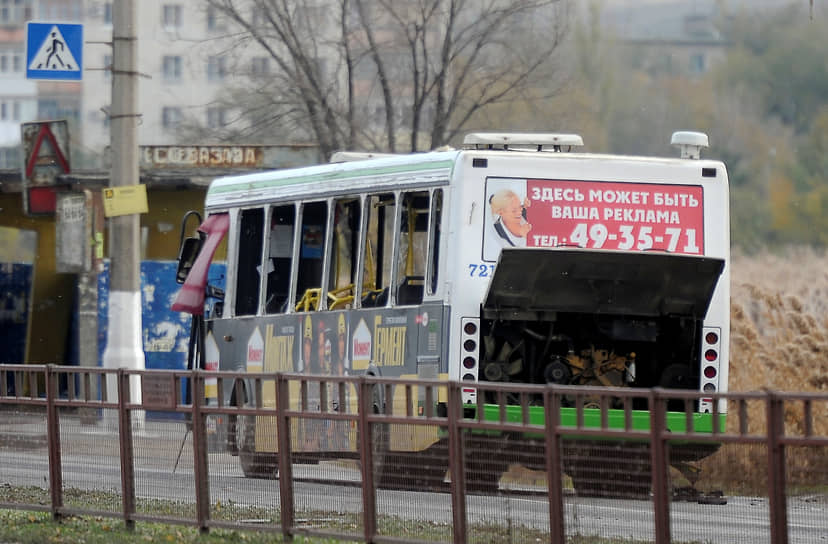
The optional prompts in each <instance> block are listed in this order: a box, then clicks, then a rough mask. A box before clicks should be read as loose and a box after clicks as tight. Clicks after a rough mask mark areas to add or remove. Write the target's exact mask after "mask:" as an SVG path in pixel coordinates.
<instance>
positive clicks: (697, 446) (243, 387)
mask: <svg viewBox="0 0 828 544" xmlns="http://www.w3.org/2000/svg"><path fill="white" fill-rule="evenodd" d="M139 383H140V384H141V387H140V390H141V391H142V395H141V399H140V400H138V399H137V398H133V397H134V396H135V395H134V392H135V391H137V390H138V388H137V387H136V386H137V384H139ZM468 387H469V384H468V383H455V382H448V383H447V382H437V381H425V380H401V379H390V378H381V377H367V376H366V377H362V376H361V377H356V376H344V377H334V376H330V377H327V376H326V377H319V376H307V375H298V374H267V373H226V372H204V371H192V372H190V371H163V370H159V371H127V370H104V369H100V368H79V367H64V366H35V365H0V410H3V411H4V417H2V418H0V456H4V455H6V457H0V507H2V508H17V509H27V510H41V511H50V512H51V513H52V514H53V516H54V517H55V518H56V519H59V518H60V517H62V516H65V515H96V516H109V517H118V518H122V519H123V520H124V522H125V523H126V524H127V526H130V527H131V526H133V525H134V523H135V522H136V521H161V522H169V523H181V524H189V525H194V526H197V527H198V528H200V529H201V530H203V531H207V530H209V529H210V528H211V527H232V528H244V529H253V530H266V531H273V532H281V533H282V534H283V535H285V536H286V537H291V536H294V535H300V534H306V535H319V536H329V537H337V538H343V539H351V540H353V539H359V540H364V541H366V542H383V541H388V542H390V541H394V542H401V541H406V542H424V541H433V540H446V541H452V542H468V541H474V540H477V539H478V537H480V535H481V534H487V533H486V532H487V531H488V532H491V531H494V532H495V534H500V533H498V531H506V530H508V531H509V539H510V540H512V541H515V540H521V539H525V540H526V541H535V540H536V539H538V538H540V539H541V540H544V541H551V542H566V541H567V538H568V537H571V536H572V535H573V534H583V533H592V534H596V535H599V536H600V535H605V534H610V535H611V533H606V531H611V530H612V528H608V527H604V526H602V525H601V523H602V522H601V521H596V524H595V525H590V526H587V527H585V525H584V524H585V523H587V522H585V521H584V520H585V519H586V518H588V517H589V515H590V511H591V510H592V509H597V508H604V507H607V504H611V505H612V507H613V508H620V509H621V512H622V513H621V514H616V515H620V516H625V515H626V516H630V517H631V518H632V517H633V516H635V515H636V512H638V511H643V512H644V515H643V517H642V518H641V519H640V520H638V521H631V524H632V528H631V529H625V530H629V531H633V534H632V535H630V536H631V537H632V538H633V539H637V540H652V541H655V542H659V543H667V542H670V541H671V539H676V538H677V535H676V534H675V532H676V531H675V530H674V528H673V527H672V524H673V522H674V521H675V522H676V523H677V524H678V523H679V522H680V521H681V519H682V518H681V517H680V515H679V514H680V512H678V511H679V510H680V508H681V503H680V501H681V500H683V499H686V498H687V495H686V492H687V488H691V489H692V491H693V492H694V493H695V492H698V495H691V496H690V497H691V499H695V498H706V499H710V494H709V493H707V492H701V491H699V490H698V489H697V488H698V487H699V482H700V481H702V482H703V483H704V484H705V485H707V486H708V487H709V486H716V485H721V486H722V487H730V486H731V484H732V485H733V486H735V487H734V489H735V490H745V491H746V492H747V493H750V494H751V496H758V497H760V499H757V500H760V501H766V502H767V520H766V523H767V529H768V534H767V535H766V536H768V537H769V539H770V541H771V542H773V543H786V542H788V541H789V538H791V534H794V535H795V538H794V540H796V539H797V538H799V537H798V536H797V535H798V533H796V531H799V530H800V528H799V525H802V526H810V525H814V523H815V524H816V526H817V529H815V530H817V531H818V530H819V529H818V526H819V524H820V523H821V522H824V520H825V519H827V518H826V517H824V515H825V514H826V512H828V499H826V497H828V494H826V492H825V489H826V486H828V463H826V458H828V455H826V451H828V449H827V448H828V431H826V430H825V425H826V418H825V415H826V414H828V394H794V393H779V392H757V393H725V394H707V393H705V394H704V397H705V398H712V399H713V401H714V402H713V406H714V407H715V408H714V413H712V414H709V415H706V416H700V415H699V414H697V413H695V412H694V407H695V406H696V403H697V402H698V400H699V397H700V393H699V392H697V391H677V390H660V389H653V390H640V389H630V388H599V387H564V386H548V387H544V386H532V385H516V384H489V383H477V384H475V385H474V387H475V389H476V392H477V399H478V401H477V403H476V404H463V403H462V400H461V399H462V394H461V391H462V389H463V388H466V389H468ZM190 392H191V394H190ZM189 399H192V401H191V402H189ZM719 400H724V401H725V402H726V404H727V406H728V407H729V410H728V413H727V416H726V418H725V417H724V415H723V414H719V413H718V406H719V402H718V401H719ZM668 408H669V409H668ZM185 448H186V450H187V455H182V454H183V452H184V450H185ZM740 448H742V449H740ZM44 450H45V457H44ZM792 450H793V451H796V452H797V455H795V456H790V455H788V452H789V451H792ZM173 460H174V462H173ZM733 463H736V465H737V466H738V467H739V468H736V469H734V468H733V466H732V464H733ZM699 464H701V465H709V466H705V467H704V468H703V469H702V470H703V472H704V471H705V470H708V471H710V472H711V474H713V476H712V479H710V480H707V481H705V480H703V479H702V477H700V476H699V475H698V473H697V472H694V471H697V469H698V467H699ZM748 465H749V466H751V467H753V470H754V472H753V473H752V474H744V473H743V474H742V475H741V477H742V478H743V479H745V478H747V479H751V478H752V480H751V481H743V482H741V483H738V482H737V483H733V481H732V480H728V478H727V476H728V475H730V476H732V473H733V472H734V471H739V470H742V467H744V466H748ZM757 465H760V466H763V467H764V468H763V469H761V470H759V469H757ZM78 467H79V468H80V470H81V472H77V471H78V470H79V468H78ZM671 467H672V468H671ZM179 468H181V471H180V472H179ZM39 470H40V471H43V472H45V473H41V472H38V471H39ZM83 470H85V471H87V472H88V473H89V474H90V475H92V476H89V477H84V476H83V475H82V474H83ZM716 474H718V475H719V479H718V480H717V479H716ZM245 476H246V477H247V478H245ZM685 479H686V481H687V483H688V484H689V485H687V486H683V487H682V486H680V485H679V483H680V481H684V480H685ZM4 489H5V490H6V491H7V492H6V493H3V490H4ZM680 489H683V490H684V492H685V495H680V494H679V490H680ZM721 491H722V493H719V494H716V495H715V496H714V498H715V497H718V498H719V499H721V500H720V501H718V502H720V503H722V502H726V499H727V497H726V495H727V494H729V493H731V491H729V490H728V489H724V490H721ZM811 491H813V493H815V494H816V495H818V496H819V497H821V498H819V500H818V501H817V502H816V507H815V510H814V512H813V513H807V512H806V513H804V514H803V513H802V512H801V511H800V510H795V511H794V510H793V507H792V505H791V504H790V503H789V499H790V495H791V494H793V493H806V494H807V493H811ZM39 492H45V493H48V497H44V496H43V495H42V494H39ZM425 493H428V494H425ZM102 495H103V496H104V498H103V499H102ZM106 497H109V502H107V500H106ZM113 497H115V498H116V499H119V500H118V501H117V502H118V503H119V504H118V507H117V508H116V507H115V506H113V502H112V498H113ZM514 497H529V499H525V500H524V499H522V502H516V500H515V498H514ZM619 499H620V500H619ZM492 501H494V502H492ZM602 501H603V502H602ZM606 501H611V502H610V503H607V502H606ZM819 501H824V502H819ZM698 502H699V503H703V502H704V501H702V500H699V501H698ZM707 502H710V501H709V500H708V501H707ZM628 503H632V504H633V506H632V507H631V509H630V510H629V513H628V514H624V513H623V512H627V510H624V508H625V506H624V505H625V504H628ZM438 504H442V505H444V506H445V507H446V509H448V510H450V515H449V516H447V517H445V518H442V519H434V518H438V517H439V516H440V514H438V513H437V510H434V511H432V510H431V508H430V507H431V506H432V505H438ZM809 504H810V503H809ZM642 505H644V507H642ZM734 507H735V506H734ZM532 508H538V510H536V511H533V510H532ZM650 509H651V510H650ZM789 511H792V512H794V513H795V514H796V515H797V516H803V515H804V516H813V519H811V518H807V519H808V520H810V521H809V522H808V523H804V524H799V523H797V524H796V525H797V527H791V525H790V523H789V517H788V513H789ZM808 512H810V511H808ZM820 512H821V513H822V514H823V516H822V517H821V516H820ZM714 515H715V512H714ZM736 515H738V514H736ZM503 516H505V517H507V518H508V519H506V520H505V522H504V523H496V522H493V521H492V520H493V519H495V518H498V517H503ZM820 520H821V521H820ZM811 521H813V523H811ZM423 522H428V523H430V524H432V526H431V529H429V530H430V531H432V533H429V534H424V533H423V529H422V523H423ZM722 523H726V521H723V522H722ZM504 527H505V528H504ZM681 530H683V529H681ZM681 530H678V532H679V533H681ZM716 530H719V529H716ZM635 531H638V532H640V534H641V535H642V536H641V537H640V538H639V537H637V536H636V535H637V534H639V533H638V532H635ZM792 531H793V533H792ZM481 532H482V533H481ZM488 536H491V535H488ZM678 536H679V537H681V538H682V539H685V537H684V536H682V535H678ZM697 536H698V535H695V536H694V535H691V537H687V538H686V539H687V540H694V539H695V540H705V538H697ZM707 539H708V540H717V538H716V537H715V534H712V535H710V537H709V538H707ZM760 540H761V538H760Z"/></svg>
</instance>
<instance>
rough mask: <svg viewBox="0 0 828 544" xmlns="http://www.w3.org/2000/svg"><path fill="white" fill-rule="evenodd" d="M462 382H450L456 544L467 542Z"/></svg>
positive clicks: (449, 418) (450, 434) (450, 447)
mask: <svg viewBox="0 0 828 544" xmlns="http://www.w3.org/2000/svg"><path fill="white" fill-rule="evenodd" d="M460 387H461V384H459V383H456V382H449V384H448V399H447V402H448V410H446V413H447V414H448V433H449V473H450V474H451V514H452V521H453V525H454V526H453V527H452V536H453V542H454V544H465V542H466V531H467V527H466V495H465V489H466V474H465V469H464V463H463V429H462V428H461V427H460V425H459V419H460V418H461V417H463V398H462V395H461V393H460Z"/></svg>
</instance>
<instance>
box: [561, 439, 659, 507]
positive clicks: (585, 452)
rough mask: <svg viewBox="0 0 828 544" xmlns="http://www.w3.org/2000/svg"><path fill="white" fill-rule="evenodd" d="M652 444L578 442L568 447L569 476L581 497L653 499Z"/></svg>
mask: <svg viewBox="0 0 828 544" xmlns="http://www.w3.org/2000/svg"><path fill="white" fill-rule="evenodd" d="M649 452H650V447H649V444H641V443H626V442H606V441H595V442H577V443H574V444H572V443H570V444H566V445H564V467H565V472H566V473H567V474H568V475H569V477H570V478H571V479H572V487H573V488H575V494H576V495H578V496H579V497H602V498H612V499H649V497H650V487H651V484H652V470H651V467H650V454H649Z"/></svg>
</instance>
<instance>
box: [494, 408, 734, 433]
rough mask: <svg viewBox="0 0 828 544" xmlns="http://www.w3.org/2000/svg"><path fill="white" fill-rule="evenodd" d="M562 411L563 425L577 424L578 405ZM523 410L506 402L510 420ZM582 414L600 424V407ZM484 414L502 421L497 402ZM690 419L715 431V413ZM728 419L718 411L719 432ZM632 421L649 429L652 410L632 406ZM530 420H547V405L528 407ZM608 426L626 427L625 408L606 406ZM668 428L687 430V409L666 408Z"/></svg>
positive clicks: (696, 427)
mask: <svg viewBox="0 0 828 544" xmlns="http://www.w3.org/2000/svg"><path fill="white" fill-rule="evenodd" d="M560 411H561V425H562V426H565V427H575V425H576V424H577V414H576V411H575V408H561V410H560ZM522 413H523V412H522V408H521V407H520V406H515V405H510V406H507V407H506V421H507V422H511V423H520V422H521V421H523V416H522ZM583 415H584V427H585V428H600V427H601V410H600V409H598V408H584V410H583ZM484 418H485V420H486V421H493V422H497V421H500V406H498V405H496V404H486V405H484ZM691 419H692V425H693V427H692V429H693V431H694V432H698V433H712V432H713V414H707V413H705V414H702V413H694V414H693V415H692V417H691ZM726 421H727V414H719V429H718V430H719V432H724V430H725V422H726ZM630 423H631V429H632V430H634V431H649V430H650V412H649V411H648V410H631V411H630ZM529 424H530V425H543V424H544V409H543V407H542V406H530V407H529ZM607 426H608V427H609V428H610V429H624V428H625V425H624V410H621V409H610V410H607ZM667 428H668V429H670V430H671V431H673V432H682V433H683V432H687V431H688V429H687V415H686V414H685V413H684V412H667Z"/></svg>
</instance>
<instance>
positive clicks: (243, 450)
mask: <svg viewBox="0 0 828 544" xmlns="http://www.w3.org/2000/svg"><path fill="white" fill-rule="evenodd" d="M236 440H237V443H238V451H239V464H241V469H242V472H243V473H244V476H245V478H262V479H268V480H273V479H275V478H276V476H277V474H278V472H279V455H278V454H277V453H260V452H256V451H255V446H256V417H255V416H252V415H241V416H238V417H237V418H236Z"/></svg>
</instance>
